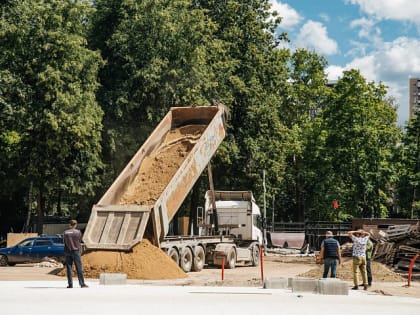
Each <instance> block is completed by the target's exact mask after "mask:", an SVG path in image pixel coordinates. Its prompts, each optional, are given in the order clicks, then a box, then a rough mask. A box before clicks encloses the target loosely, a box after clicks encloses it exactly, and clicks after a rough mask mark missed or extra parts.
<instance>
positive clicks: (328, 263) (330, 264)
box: [322, 257, 338, 278]
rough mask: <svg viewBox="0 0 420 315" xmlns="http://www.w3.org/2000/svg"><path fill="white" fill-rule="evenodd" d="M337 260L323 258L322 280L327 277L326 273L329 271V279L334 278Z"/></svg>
mask: <svg viewBox="0 0 420 315" xmlns="http://www.w3.org/2000/svg"><path fill="white" fill-rule="evenodd" d="M337 264H338V259H337V258H329V257H327V258H324V274H323V275H322V277H323V278H327V277H328V271H329V270H330V269H331V278H335V274H336V271H337Z"/></svg>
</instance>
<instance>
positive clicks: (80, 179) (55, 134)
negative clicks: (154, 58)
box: [0, 0, 102, 203]
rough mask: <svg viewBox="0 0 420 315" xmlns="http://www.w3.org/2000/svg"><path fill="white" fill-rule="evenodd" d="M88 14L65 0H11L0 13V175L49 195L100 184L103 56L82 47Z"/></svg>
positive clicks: (90, 188)
mask: <svg viewBox="0 0 420 315" xmlns="http://www.w3.org/2000/svg"><path fill="white" fill-rule="evenodd" d="M90 13H91V6H90V4H89V2H88V1H78V2H74V1H70V0H62V1H52V0H51V1H48V0H42V1H38V0H37V1H34V0H32V1H30V0H29V1H18V0H16V1H9V2H8V4H7V5H5V6H3V7H2V11H1V19H0V49H1V51H2V53H3V54H2V56H1V57H0V74H1V77H0V106H1V107H2V111H1V112H2V114H1V115H2V123H1V126H0V128H1V130H0V145H1V147H2V151H3V149H4V150H5V152H8V155H7V156H6V159H4V158H5V157H4V156H3V157H2V160H1V163H2V164H1V166H2V167H1V168H2V175H3V176H4V178H6V179H7V178H9V179H10V176H11V175H15V176H18V177H19V178H20V184H21V185H23V186H26V187H29V185H30V183H31V182H33V184H34V190H35V191H38V192H39V193H40V195H42V196H43V197H44V198H46V199H50V198H52V197H53V195H54V194H55V192H57V191H59V192H61V191H64V192H66V193H67V194H68V195H72V194H74V195H80V196H82V195H86V194H92V193H93V192H94V187H96V186H98V184H99V183H100V181H99V178H98V171H99V170H100V168H101V161H100V156H99V154H100V150H101V147H100V131H101V128H102V124H101V119H102V110H101V108H100V107H99V106H98V104H97V102H96V100H95V91H96V89H97V87H98V83H97V80H96V77H97V72H98V69H99V67H100V66H101V65H102V60H101V58H100V56H99V54H98V53H97V52H94V51H91V50H89V49H88V48H87V41H86V39H85V36H86V24H87V22H88V20H89V15H90ZM6 181H7V180H6ZM51 203H52V202H51Z"/></svg>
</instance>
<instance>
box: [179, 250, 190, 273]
mask: <svg viewBox="0 0 420 315" xmlns="http://www.w3.org/2000/svg"><path fill="white" fill-rule="evenodd" d="M192 264H193V254H192V250H191V248H189V247H184V248H183V250H182V251H181V259H180V266H181V269H182V270H184V272H190V271H191V267H192Z"/></svg>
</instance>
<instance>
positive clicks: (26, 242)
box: [18, 239, 34, 246]
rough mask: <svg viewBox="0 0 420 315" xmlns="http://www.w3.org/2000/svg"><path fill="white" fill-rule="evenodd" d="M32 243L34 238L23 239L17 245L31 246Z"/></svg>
mask: <svg viewBox="0 0 420 315" xmlns="http://www.w3.org/2000/svg"><path fill="white" fill-rule="evenodd" d="M33 244H34V240H32V239H31V240H23V241H22V242H20V243H19V244H18V245H19V246H32V245H33Z"/></svg>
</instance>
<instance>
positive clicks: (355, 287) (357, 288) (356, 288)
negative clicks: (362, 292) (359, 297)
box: [351, 286, 359, 290]
mask: <svg viewBox="0 0 420 315" xmlns="http://www.w3.org/2000/svg"><path fill="white" fill-rule="evenodd" d="M351 289H352V290H359V287H357V286H354V287H353V288H351Z"/></svg>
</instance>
